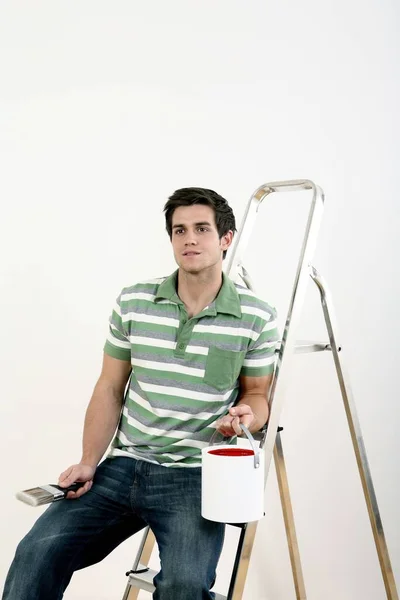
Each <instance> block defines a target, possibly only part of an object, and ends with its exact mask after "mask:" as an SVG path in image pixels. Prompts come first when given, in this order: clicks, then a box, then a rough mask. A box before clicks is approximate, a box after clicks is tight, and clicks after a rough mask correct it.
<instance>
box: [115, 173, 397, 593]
mask: <svg viewBox="0 0 400 600" xmlns="http://www.w3.org/2000/svg"><path fill="white" fill-rule="evenodd" d="M304 190H309V191H311V193H312V198H311V204H310V210H309V214H308V220H307V224H306V228H305V234H304V238H303V243H302V248H301V251H300V258H299V262H298V265H297V270H296V275H295V280H294V286H293V291H292V297H291V301H290V305H289V310H288V314H287V318H286V324H285V328H284V332H283V336H282V340H281V342H280V344H279V347H278V349H277V359H276V367H275V374H274V379H273V382H272V386H271V391H270V396H269V405H270V416H269V420H268V424H267V426H266V427H265V428H264V429H263V430H262V431H261V432H258V433H257V434H254V437H255V439H256V440H259V442H260V447H264V453H265V483H266V480H267V476H268V472H269V467H270V464H271V459H272V456H273V457H274V462H275V468H276V473H277V479H278V486H279V493H280V499H281V505H282V512H283V517H284V524H285V529H286V537H287V543H288V547H289V556H290V562H291V568H292V574H293V581H294V588H295V594H296V599H297V600H306V599H307V596H306V590H305V584H304V578H303V573H302V568H301V561H300V552H299V547H298V543H297V536H296V529H295V523H294V517H293V510H292V505H291V499H290V492H289V484H288V479H287V474H286V467H285V460H284V454H283V447H282V440H281V431H282V428H281V427H279V419H280V415H281V411H282V408H283V401H284V398H285V393H286V388H287V382H288V381H289V376H290V375H289V374H290V368H291V364H292V363H291V361H292V360H293V358H294V355H295V354H297V353H306V352H307V353H308V352H321V351H331V352H332V354H333V358H334V363H335V367H336V373H337V377H338V381H339V385H340V390H341V394H342V399H343V404H344V408H345V411H346V416H347V423H348V426H349V431H350V435H351V439H352V443H353V448H354V452H355V455H356V461H357V466H358V471H359V475H360V479H361V484H362V488H363V492H364V498H365V502H366V505H367V509H368V514H369V518H370V523H371V528H372V533H373V537H374V541H375V547H376V552H377V554H378V559H379V563H380V568H381V572H382V577H383V582H384V586H385V590H386V595H387V598H388V600H399V597H398V593H397V589H396V583H395V580H394V576H393V571H392V567H391V563H390V558H389V553H388V549H387V545H386V540H385V535H384V531H383V527H382V522H381V518H380V514H379V509H378V503H377V499H376V496H375V491H374V487H373V483H372V478H371V473H370V469H369V465H368V460H367V455H366V451H365V447H364V441H363V437H362V433H361V428H360V424H359V420H358V416H357V411H356V407H355V403H354V400H353V396H352V393H351V390H350V385H349V381H348V378H347V375H346V374H345V369H344V367H343V360H342V353H341V347H340V346H339V344H338V342H337V339H338V338H337V328H336V324H335V319H334V313H333V307H332V301H331V297H330V294H329V291H328V289H327V286H326V284H325V282H324V280H323V278H322V277H321V276H320V274H319V273H318V272H317V270H316V269H315V268H314V267H313V266H312V264H311V259H312V255H313V253H314V249H315V246H316V241H317V234H318V230H319V226H320V222H321V218H322V213H323V205H324V194H323V191H322V190H321V188H320V187H319V186H317V185H315V184H314V183H313V182H312V181H310V180H294V181H281V182H273V183H267V184H265V185H262V186H261V187H259V188H258V189H257V190H256V191H255V192H254V194H253V195H252V196H251V198H250V200H249V203H248V205H247V209H246V212H245V215H244V217H243V220H242V224H241V227H240V230H239V233H238V235H237V238H236V243H235V245H234V247H233V249H232V251H231V253H230V255H229V257H228V258H229V260H228V265H227V268H226V273H227V275H229V276H230V277H231V278H232V279H233V280H237V279H238V278H240V279H241V280H242V281H243V282H244V283H245V285H246V286H247V287H248V288H249V289H251V290H253V291H254V286H253V283H252V281H251V278H250V276H249V273H248V272H247V271H246V269H245V267H244V266H243V264H242V258H241V257H242V256H243V253H244V250H245V248H246V247H247V244H248V241H249V239H250V235H251V232H252V229H253V226H254V224H255V221H256V218H257V213H258V210H259V208H260V206H261V203H262V202H263V201H264V200H265V199H266V198H267V197H268V196H269V195H270V194H272V193H276V192H300V191H304ZM310 277H311V279H312V280H313V281H314V283H315V284H316V286H317V288H318V290H319V292H320V298H321V305H322V311H323V315H324V319H325V323H326V328H327V333H328V337H329V342H296V338H295V336H296V331H297V328H298V324H299V318H300V314H301V310H302V307H303V304H304V299H305V293H306V289H307V284H308V282H309V278H310ZM228 525H229V524H228ZM232 526H235V527H239V528H240V536H239V541H238V546H237V551H236V556H235V560H234V565H233V569H232V575H231V580H230V584H229V589H228V593H227V595H226V596H225V595H222V594H219V593H216V592H215V600H241V598H242V595H243V591H244V586H245V582H246V576H247V571H248V567H249V563H250V557H251V552H252V548H253V544H254V539H255V535H256V530H257V522H256V521H255V522H251V523H242V524H235V525H232ZM154 544H155V538H154V534H153V532H152V531H151V530H150V528H149V527H147V528H146V529H145V531H144V534H143V538H142V541H141V544H140V547H139V549H138V552H137V556H136V558H135V561H134V563H133V566H132V569H131V570H130V571H128V572H127V573H126V575H127V576H128V582H127V585H126V589H125V592H124V595H123V598H122V600H136V599H137V598H138V594H139V591H140V590H141V589H142V590H146V591H147V592H150V593H151V592H153V591H154V589H155V588H154V585H153V578H154V577H155V575H156V574H157V571H155V570H153V569H150V568H149V567H148V566H147V565H148V562H149V560H150V556H151V553H152V550H153V547H154ZM188 600H189V599H188Z"/></svg>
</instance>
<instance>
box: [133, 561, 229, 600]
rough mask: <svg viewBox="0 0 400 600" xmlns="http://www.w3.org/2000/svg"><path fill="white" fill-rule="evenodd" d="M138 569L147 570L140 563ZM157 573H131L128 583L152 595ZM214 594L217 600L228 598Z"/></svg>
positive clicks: (149, 571) (153, 570)
mask: <svg viewBox="0 0 400 600" xmlns="http://www.w3.org/2000/svg"><path fill="white" fill-rule="evenodd" d="M137 568H138V570H139V569H145V568H146V567H145V566H144V565H141V564H140V563H139V565H138V567H137ZM157 573H158V571H156V570H155V569H149V570H148V571H146V572H145V573H131V574H130V575H129V581H128V583H129V585H131V586H133V587H137V588H140V589H141V590H145V591H146V592H151V593H152V592H154V590H155V589H156V588H155V587H154V584H153V579H154V577H155V576H156V575H157ZM214 593H215V600H226V596H223V595H222V594H218V593H217V592H214Z"/></svg>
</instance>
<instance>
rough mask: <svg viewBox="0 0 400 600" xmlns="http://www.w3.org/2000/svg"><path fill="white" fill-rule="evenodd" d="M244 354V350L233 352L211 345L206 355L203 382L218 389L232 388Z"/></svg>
mask: <svg viewBox="0 0 400 600" xmlns="http://www.w3.org/2000/svg"><path fill="white" fill-rule="evenodd" d="M245 355H246V351H241V352H234V351H233V350H222V349H221V348H216V347H215V346H212V347H211V348H210V349H209V351H208V355H207V360H206V370H205V374H204V383H207V384H208V385H211V386H212V387H214V388H216V389H217V390H220V391H222V390H229V389H230V388H233V387H234V385H235V382H236V380H237V378H238V377H239V374H240V371H241V368H242V365H243V361H244V357H245Z"/></svg>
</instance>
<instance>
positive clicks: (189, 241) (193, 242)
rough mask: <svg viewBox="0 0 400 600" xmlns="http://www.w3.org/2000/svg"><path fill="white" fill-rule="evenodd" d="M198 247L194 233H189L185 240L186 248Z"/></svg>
mask: <svg viewBox="0 0 400 600" xmlns="http://www.w3.org/2000/svg"><path fill="white" fill-rule="evenodd" d="M195 245H197V240H196V238H195V236H194V233H190V232H189V233H188V234H187V236H186V239H185V246H195Z"/></svg>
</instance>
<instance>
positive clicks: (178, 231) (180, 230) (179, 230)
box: [175, 229, 183, 235]
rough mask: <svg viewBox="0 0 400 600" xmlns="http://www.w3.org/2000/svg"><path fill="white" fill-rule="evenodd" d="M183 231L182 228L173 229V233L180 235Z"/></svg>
mask: <svg viewBox="0 0 400 600" xmlns="http://www.w3.org/2000/svg"><path fill="white" fill-rule="evenodd" d="M181 233H183V229H175V235H180V234H181Z"/></svg>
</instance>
